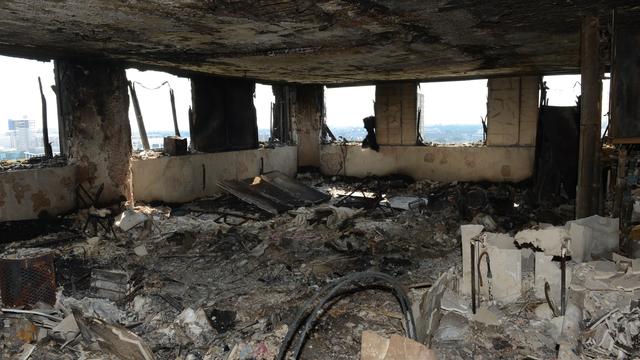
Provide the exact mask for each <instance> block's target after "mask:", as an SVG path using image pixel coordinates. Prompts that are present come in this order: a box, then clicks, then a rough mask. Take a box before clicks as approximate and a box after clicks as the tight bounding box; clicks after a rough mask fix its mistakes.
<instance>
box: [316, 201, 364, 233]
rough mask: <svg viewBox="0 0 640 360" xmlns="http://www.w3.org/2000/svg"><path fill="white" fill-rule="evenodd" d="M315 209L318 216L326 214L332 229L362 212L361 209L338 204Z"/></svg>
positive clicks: (329, 226) (328, 224)
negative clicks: (338, 205) (337, 205)
mask: <svg viewBox="0 0 640 360" xmlns="http://www.w3.org/2000/svg"><path fill="white" fill-rule="evenodd" d="M314 211H315V213H316V217H322V216H326V218H327V227H328V228H330V229H335V228H337V227H339V226H340V225H342V223H344V222H345V221H346V220H349V219H351V218H353V217H354V216H356V215H358V214H360V213H361V212H362V210H361V209H352V208H348V207H336V206H319V207H317V208H315V209H314Z"/></svg>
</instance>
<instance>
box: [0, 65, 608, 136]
mask: <svg viewBox="0 0 640 360" xmlns="http://www.w3.org/2000/svg"><path fill="white" fill-rule="evenodd" d="M38 76H40V77H41V78H42V85H43V89H44V92H45V96H46V97H47V108H48V114H49V119H50V121H49V129H50V132H51V131H56V130H57V125H58V124H57V121H56V119H57V109H56V100H55V94H54V93H53V91H52V90H51V85H53V84H54V75H53V62H40V61H35V60H25V59H18V58H11V57H5V56H0V77H1V78H2V79H3V83H4V85H5V86H2V87H0V134H2V133H5V132H6V131H7V119H22V118H30V119H36V120H37V122H36V123H37V124H39V123H40V121H41V113H42V109H41V105H40V104H41V102H40V93H39V90H38ZM127 77H128V78H129V80H131V81H134V82H136V91H137V94H138V98H139V102H140V107H141V110H142V115H143V118H144V121H145V127H146V130H147V131H172V130H173V120H172V115H171V105H170V102H169V88H168V86H167V85H166V84H165V85H162V86H161V84H162V83H163V82H165V81H167V82H168V83H169V84H170V85H171V88H173V90H174V93H175V97H176V111H177V116H178V126H179V128H180V130H181V131H187V130H188V129H189V123H188V108H189V105H190V104H191V85H190V82H189V80H188V79H186V78H180V77H177V76H174V75H170V74H167V73H163V72H157V71H138V70H135V69H128V70H127ZM545 80H546V81H547V85H548V86H549V87H550V90H549V91H548V97H549V99H550V102H549V104H550V105H573V104H575V98H576V96H577V94H579V92H580V85H579V81H580V75H562V76H547V77H545ZM159 86H160V87H159ZM145 87H146V88H156V87H159V88H158V89H155V90H148V89H145ZM603 89H604V91H603V115H604V114H606V113H607V111H608V102H609V96H608V95H609V94H608V93H609V92H608V89H609V80H604V81H603ZM419 91H420V92H421V93H422V94H423V95H424V100H425V123H427V124H480V117H484V116H486V101H487V81H486V80H467V81H449V82H430V83H421V84H420V88H419ZM374 98H375V87H374V86H357V87H344V88H327V89H326V91H325V102H326V112H327V124H328V125H329V126H330V127H332V126H358V127H359V126H362V119H363V118H364V117H367V116H369V115H373V111H374V110H373V108H374V104H373V101H374ZM273 101H274V97H273V93H272V92H271V87H270V86H267V85H262V84H257V85H256V93H255V100H254V104H255V107H256V114H257V118H258V127H259V128H269V124H270V114H271V112H270V109H271V103H272V102H273ZM129 119H130V121H131V125H132V131H133V132H134V133H137V123H136V120H135V113H134V110H133V106H130V109H129ZM604 121H606V118H603V122H604Z"/></svg>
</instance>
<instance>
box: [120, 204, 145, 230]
mask: <svg viewBox="0 0 640 360" xmlns="http://www.w3.org/2000/svg"><path fill="white" fill-rule="evenodd" d="M148 219H149V217H148V216H147V215H145V214H143V213H141V212H138V211H135V210H132V209H127V210H125V211H123V212H122V213H121V214H120V215H118V216H116V221H115V223H114V224H115V226H117V227H119V228H120V229H122V231H129V230H131V229H133V228H134V227H135V226H137V225H139V224H142V223H143V222H145V221H147V220H148Z"/></svg>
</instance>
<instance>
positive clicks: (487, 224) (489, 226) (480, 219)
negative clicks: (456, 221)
mask: <svg viewBox="0 0 640 360" xmlns="http://www.w3.org/2000/svg"><path fill="white" fill-rule="evenodd" d="M471 223H472V224H478V225H482V226H484V229H485V230H486V231H496V230H497V229H498V224H496V222H495V220H493V218H492V217H491V215H487V214H483V213H479V214H478V215H476V216H474V217H473V219H472V220H471Z"/></svg>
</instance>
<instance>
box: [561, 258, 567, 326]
mask: <svg viewBox="0 0 640 360" xmlns="http://www.w3.org/2000/svg"><path fill="white" fill-rule="evenodd" d="M566 309H567V258H566V252H565V249H562V256H561V258H560V315H562V316H564V312H565V310H566Z"/></svg>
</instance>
